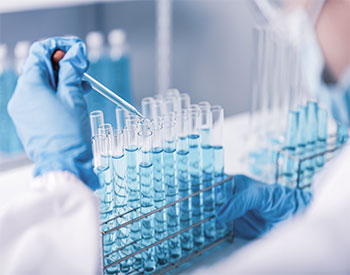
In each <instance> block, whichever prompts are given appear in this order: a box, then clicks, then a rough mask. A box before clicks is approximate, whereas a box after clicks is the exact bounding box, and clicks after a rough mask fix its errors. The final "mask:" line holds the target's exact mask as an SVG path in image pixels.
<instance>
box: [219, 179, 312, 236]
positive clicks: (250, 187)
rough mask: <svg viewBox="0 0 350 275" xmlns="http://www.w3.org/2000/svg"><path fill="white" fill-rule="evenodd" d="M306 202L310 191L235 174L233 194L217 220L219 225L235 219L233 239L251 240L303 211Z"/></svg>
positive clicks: (309, 197)
mask: <svg viewBox="0 0 350 275" xmlns="http://www.w3.org/2000/svg"><path fill="white" fill-rule="evenodd" d="M310 200H311V193H310V192H306V191H303V190H300V189H291V188H289V187H286V186H281V185H279V184H265V183H262V182H259V181H256V180H254V179H252V178H249V177H247V176H244V175H236V176H235V177H234V193H233V195H232V197H231V198H230V199H229V200H228V201H227V202H226V203H225V204H224V205H223V206H222V207H220V209H218V212H217V220H218V221H219V222H223V223H225V222H228V221H232V220H235V234H236V236H237V237H240V238H243V239H254V238H257V237H260V236H261V235H263V234H264V233H266V232H268V231H269V230H270V229H271V228H272V227H273V226H274V225H275V224H276V223H278V222H280V221H283V220H285V219H287V218H289V217H291V216H293V215H294V214H296V213H298V212H301V211H303V210H305V208H306V206H307V205H308V204H309V202H310Z"/></svg>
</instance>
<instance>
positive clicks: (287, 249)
mask: <svg viewBox="0 0 350 275" xmlns="http://www.w3.org/2000/svg"><path fill="white" fill-rule="evenodd" d="M334 2H337V1H327V2H326V4H325V6H324V8H323V9H322V11H321V14H320V16H319V20H318V24H317V25H316V27H317V28H316V30H317V37H318V40H319V41H320V46H321V48H322V51H321V50H320V48H319V46H318V43H317V40H316V39H314V41H313V43H311V45H307V47H309V46H310V47H311V49H312V51H314V50H318V51H319V53H322V52H323V54H320V55H319V57H322V56H324V57H325V58H324V59H322V60H325V61H324V62H323V63H322V62H321V63H320V62H317V64H321V65H320V66H321V67H322V68H323V67H325V65H327V68H328V69H329V71H330V72H332V74H333V77H334V79H336V80H338V81H337V83H338V84H331V85H329V84H326V83H324V81H323V80H322V78H321V71H322V70H312V72H313V73H314V72H318V73H319V74H318V75H317V74H312V73H310V74H309V75H307V76H308V77H310V78H309V79H310V83H316V84H317V88H319V89H318V90H320V91H323V93H324V94H325V95H324V97H323V98H327V99H328V102H329V103H330V108H331V109H333V110H334V115H335V117H336V118H337V119H339V120H340V121H341V122H342V123H347V125H349V124H350V123H349V120H350V115H349V114H350V100H349V98H350V87H349V82H348V81H347V80H345V81H343V80H342V79H344V77H343V75H345V76H346V75H347V73H343V72H346V71H347V69H348V68H349V63H350V62H349V61H350V60H349V55H348V54H349V40H346V39H349V38H344V37H342V38H344V39H345V40H346V41H345V42H346V43H347V44H346V45H344V43H343V42H344V41H339V43H338V44H336V43H335V45H337V46H338V48H337V49H336V51H335V52H334V49H333V50H329V47H328V44H327V43H326V42H325V41H327V37H326V38H325V39H323V38H322V35H321V34H323V33H324V32H326V33H327V31H329V30H327V27H329V26H330V25H332V24H336V23H339V22H340V23H341V27H342V28H343V29H342V30H343V31H345V36H346V34H349V33H350V30H349V29H348V28H349V25H348V26H344V21H342V20H344V18H345V19H347V18H348V16H347V15H344V13H345V14H347V12H348V8H349V6H348V4H347V2H346V1H342V0H338V2H342V3H345V6H341V7H340V8H339V7H338V8H337V7H334V5H335V4H334ZM332 3H333V4H332ZM334 9H336V10H337V12H336V13H333V11H334ZM335 17H336V19H337V20H336V19H335ZM303 18H304V19H303V20H305V23H307V22H308V21H307V17H306V16H304V17H303ZM339 18H340V19H342V20H338V19H339ZM324 21H325V22H324ZM327 22H328V23H327ZM307 24H309V32H310V35H311V36H312V35H313V36H314V38H315V33H313V30H312V27H311V26H310V23H307ZM305 29H306V26H305ZM331 31H333V32H335V31H339V28H337V27H336V25H334V29H333V30H331ZM346 31H349V32H346ZM336 38H339V37H338V36H337V37H336ZM325 43H326V44H325ZM56 49H61V50H64V51H65V52H66V55H65V56H64V58H63V59H62V60H61V61H60V63H59V65H60V70H59V72H58V74H57V75H55V72H54V71H53V69H52V64H51V56H52V54H53V53H54V51H55V50H56ZM334 55H336V57H334ZM314 64H316V62H314V63H310V64H309V65H310V66H314ZM87 66H88V63H87V59H86V49H85V45H84V43H83V42H82V41H81V40H80V39H78V38H52V39H48V40H46V41H43V42H36V43H34V44H33V45H32V47H31V49H30V54H29V57H28V59H27V61H26V62H25V65H24V68H23V73H22V75H21V76H20V78H19V80H18V84H17V87H16V90H15V93H14V96H13V98H12V99H11V101H10V103H9V106H8V109H9V113H10V115H11V117H12V119H13V121H14V123H15V125H16V127H17V130H18V133H19V135H20V138H21V140H22V142H23V145H24V148H25V150H26V152H27V154H28V155H29V157H30V158H31V159H32V160H33V162H34V164H35V171H34V175H35V177H36V178H35V181H34V182H33V183H31V184H32V189H31V191H30V192H28V193H27V194H25V195H23V196H21V197H19V198H18V200H16V203H15V204H9V205H8V206H7V207H6V208H5V209H1V211H0V274H97V273H100V272H101V270H100V265H101V263H100V257H101V254H102V252H101V251H100V235H99V215H98V201H97V199H96V197H95V196H94V194H93V191H94V190H95V189H96V188H98V186H99V183H98V180H97V177H96V175H95V174H94V172H93V168H92V162H91V160H92V153H91V145H90V137H89V133H90V131H89V123H88V114H87V111H86V103H85V101H84V99H83V94H84V93H85V92H88V91H89V89H90V86H89V85H88V84H87V83H85V82H82V81H81V79H82V74H83V72H85V71H86V69H87ZM318 69H319V68H318ZM345 79H346V78H345ZM330 87H331V88H330ZM330 90H334V93H336V94H333V93H328V92H329V91H330ZM336 90H338V91H336ZM349 151H350V150H349V146H347V148H346V149H344V150H343V152H341V154H339V155H338V157H337V158H336V159H335V160H334V161H333V162H332V163H330V164H329V165H327V166H328V167H326V168H325V169H324V171H323V175H322V180H323V181H325V184H321V183H318V182H317V183H316V184H315V186H316V187H317V189H318V190H315V194H314V197H313V199H312V201H311V194H310V193H308V192H304V191H301V190H294V189H290V188H288V187H283V186H279V185H266V184H264V183H261V182H257V181H254V180H253V179H250V178H248V177H246V176H242V175H238V176H235V187H234V188H235V194H234V195H233V196H232V197H231V198H230V200H228V201H227V202H226V203H225V204H224V206H223V207H222V208H221V209H220V210H219V211H218V220H220V221H223V222H225V221H228V220H232V219H235V220H236V226H235V227H236V232H235V233H236V235H237V236H238V237H242V238H248V239H254V238H257V237H261V236H262V235H264V236H262V237H261V238H260V239H259V240H257V241H255V242H253V243H252V244H251V247H250V246H248V247H247V248H245V249H243V250H242V251H240V252H239V253H238V254H237V255H236V256H235V257H234V258H233V259H231V258H228V259H224V260H223V262H221V263H220V266H212V267H207V266H206V267H205V268H204V269H201V270H199V271H198V273H199V274H231V273H232V274H254V273H256V274H288V273H289V274H296V273H306V274H319V273H329V274H330V273H332V274H334V273H344V274H345V273H349V246H350V243H349V237H348V236H349V229H350V228H349V218H348V213H349V210H350V209H349V203H348V199H349V190H350V189H349V184H348V182H349V179H350V174H349V171H350V169H349V163H350V152H349ZM310 201H311V203H310ZM302 212H304V213H302ZM296 214H297V215H296ZM298 214H299V215H298ZM292 216H296V217H295V218H292V219H289V222H288V221H286V222H285V223H281V224H280V226H277V227H276V228H275V229H274V230H272V232H271V233H269V234H265V233H266V232H268V231H269V230H270V229H271V228H273V227H275V224H276V223H278V222H280V221H283V220H286V219H288V218H290V217H292ZM228 266H230V268H227V267H228Z"/></svg>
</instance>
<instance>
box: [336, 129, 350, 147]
mask: <svg viewBox="0 0 350 275" xmlns="http://www.w3.org/2000/svg"><path fill="white" fill-rule="evenodd" d="M348 139H349V127H347V126H346V125H342V124H338V125H337V145H338V146H341V145H343V144H345V143H346V142H347V141H348Z"/></svg>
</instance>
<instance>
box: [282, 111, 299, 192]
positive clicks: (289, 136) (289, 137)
mask: <svg viewBox="0 0 350 275" xmlns="http://www.w3.org/2000/svg"><path fill="white" fill-rule="evenodd" d="M298 123H299V111H289V112H288V122H287V132H286V143H285V147H284V150H285V151H286V152H288V155H286V156H284V161H283V170H282V173H283V174H282V175H283V177H284V179H285V184H287V185H288V186H291V187H295V186H293V185H294V183H295V180H296V178H297V174H296V162H295V160H294V159H293V158H292V157H290V155H291V156H294V155H295V150H296V146H297V134H298Z"/></svg>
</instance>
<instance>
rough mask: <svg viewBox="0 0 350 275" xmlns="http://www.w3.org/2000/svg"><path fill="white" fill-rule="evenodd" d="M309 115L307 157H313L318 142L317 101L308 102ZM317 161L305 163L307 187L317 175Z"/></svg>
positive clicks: (307, 111) (312, 160)
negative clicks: (315, 174)
mask: <svg viewBox="0 0 350 275" xmlns="http://www.w3.org/2000/svg"><path fill="white" fill-rule="evenodd" d="M306 108H307V109H306V113H307V122H306V123H307V128H306V156H311V155H313V154H315V152H316V142H317V132H318V130H317V125H318V122H317V112H318V111H317V110H318V104H317V102H315V101H308V102H307V106H306ZM315 166H316V161H315V159H309V160H306V161H305V171H304V183H303V184H305V185H309V184H311V178H312V176H313V175H314V173H315Z"/></svg>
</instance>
